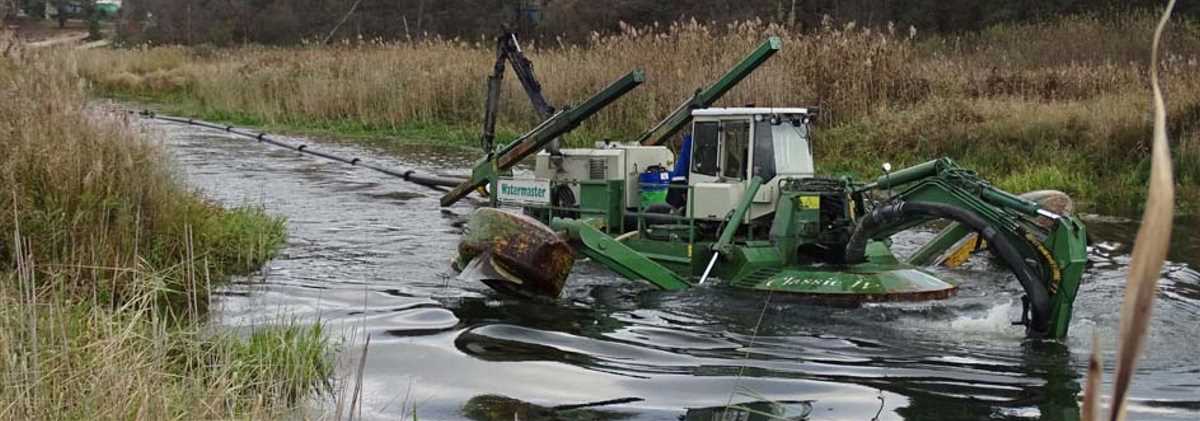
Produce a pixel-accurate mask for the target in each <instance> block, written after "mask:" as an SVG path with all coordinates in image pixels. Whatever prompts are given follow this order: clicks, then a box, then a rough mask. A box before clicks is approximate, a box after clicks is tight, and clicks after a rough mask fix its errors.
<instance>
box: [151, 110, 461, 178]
mask: <svg viewBox="0 0 1200 421" xmlns="http://www.w3.org/2000/svg"><path fill="white" fill-rule="evenodd" d="M130 113H131V114H132V113H136V114H138V115H140V116H142V117H144V118H150V119H155V120H161V121H169V122H172V123H179V124H187V125H192V126H198V127H204V128H209V129H213V130H220V131H223V132H226V133H231V134H235V135H238V136H242V137H247V138H250V139H254V140H257V141H259V142H263V143H269V144H272V145H275V146H278V147H281V148H285V149H291V150H293V151H296V152H299V153H303V154H309V155H313V156H318V157H321V158H325V159H328V160H331V161H337V162H342V163H346V164H350V165H354V166H357V167H363V168H366V169H369V170H372V171H376V172H379V173H383V174H387V175H390V176H392V177H397V178H401V179H404V180H405V181H409V182H412V183H416V184H420V185H423V186H427V187H433V188H439V187H457V186H458V185H459V184H462V183H463V182H465V181H466V180H467V179H466V178H460V177H451V176H444V175H430V174H422V173H419V172H416V171H414V170H391V169H387V168H383V167H379V166H375V165H371V164H368V163H365V162H363V161H362V160H361V159H358V158H344V157H340V156H337V155H332V154H328V153H325V152H319V151H315V150H312V148H309V147H308V145H305V144H301V145H291V144H288V143H284V142H280V141H278V140H275V139H272V138H271V137H270V136H268V135H267V134H266V133H262V132H258V133H255V132H252V131H249V130H246V129H241V128H237V127H233V126H227V125H221V124H217V123H211V122H207V121H202V120H196V119H193V118H183V117H172V116H165V115H159V114H156V113H154V112H151V111H142V112H134V111H130Z"/></svg>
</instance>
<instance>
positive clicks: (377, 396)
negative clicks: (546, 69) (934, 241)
mask: <svg viewBox="0 0 1200 421" xmlns="http://www.w3.org/2000/svg"><path fill="white" fill-rule="evenodd" d="M148 124H150V125H151V126H152V127H153V129H154V130H156V132H157V133H158V136H160V137H161V138H163V139H164V141H165V142H166V143H167V144H168V145H169V148H170V150H171V151H172V152H173V154H174V156H175V158H176V159H177V160H178V161H179V162H180V163H181V167H182V172H183V173H184V174H185V176H186V178H187V180H189V182H190V183H192V184H193V185H194V186H196V187H197V188H199V189H202V190H203V191H204V192H205V193H206V194H207V195H208V196H210V197H212V198H214V199H216V200H218V201H220V202H223V203H226V204H231V205H237V204H246V203H250V204H260V205H263V206H265V207H266V208H267V209H268V210H269V211H270V212H272V213H275V214H279V215H283V216H286V217H287V218H288V219H289V225H288V226H289V234H290V237H289V240H288V244H287V246H286V248H285V249H284V250H283V252H282V253H281V255H280V256H279V258H277V259H275V260H274V261H272V262H271V263H270V264H269V265H268V267H267V268H265V270H264V273H263V274H261V275H258V276H254V277H251V278H248V279H243V280H240V281H239V282H237V283H236V284H234V285H233V286H231V287H228V288H226V289H225V290H223V291H222V292H221V293H220V294H219V296H218V301H219V305H218V306H216V308H217V310H215V313H214V318H216V319H217V320H218V321H219V322H220V323H222V324H223V325H225V326H228V327H229V328H231V329H240V328H246V326H254V325H256V324H262V323H274V322H277V321H279V320H282V319H295V318H299V319H301V320H314V319H320V320H322V321H324V322H325V323H327V324H328V325H329V326H330V327H331V328H332V329H331V331H333V332H334V334H335V335H337V336H338V337H340V338H343V340H344V341H345V342H344V345H343V348H342V349H343V350H344V353H343V359H344V360H346V359H349V360H353V359H354V358H355V357H353V356H356V355H359V354H361V352H362V349H361V347H362V343H363V339H364V337H365V336H366V334H369V335H370V337H371V343H370V347H369V352H368V357H367V363H366V369H365V374H364V376H363V391H364V392H363V394H364V403H363V414H364V416H366V417H367V418H374V419H398V418H401V417H406V416H407V417H409V418H411V414H412V413H413V411H414V407H415V412H416V413H417V414H418V415H419V418H420V419H422V420H442V419H467V418H472V419H505V420H510V419H513V415H512V414H513V413H514V412H518V413H519V414H520V418H521V419H564V420H565V419H639V420H641V419H646V420H649V419H663V420H676V419H681V418H685V417H688V416H689V414H690V418H687V419H706V420H707V419H713V418H712V417H713V415H714V412H713V411H712V410H710V409H705V408H712V407H723V406H725V405H727V404H728V403H731V402H732V403H746V405H752V404H751V402H755V401H765V400H770V401H777V402H783V403H786V404H787V407H786V409H787V410H788V411H790V412H789V414H790V415H803V414H805V413H811V418H813V419H846V420H867V419H872V418H873V417H878V419H885V420H892V419H984V418H990V419H1029V418H1038V417H1043V418H1044V419H1071V418H1072V416H1071V414H1074V413H1076V412H1077V411H1078V409H1077V403H1076V402H1077V401H1076V395H1077V393H1078V391H1079V390H1080V381H1081V375H1082V374H1081V373H1083V371H1084V368H1085V366H1086V361H1087V353H1088V352H1089V350H1090V349H1091V338H1092V336H1093V335H1096V336H1098V337H1099V338H1100V342H1101V346H1102V347H1103V348H1104V349H1105V350H1107V352H1106V353H1105V356H1104V360H1105V367H1106V370H1107V371H1109V372H1111V370H1112V361H1113V360H1114V355H1113V354H1114V351H1115V348H1116V346H1115V337H1116V326H1117V317H1118V314H1117V308H1118V306H1119V303H1120V300H1121V291H1122V282H1123V281H1122V280H1123V278H1124V276H1125V272H1126V269H1127V264H1128V261H1129V243H1130V241H1131V239H1132V237H1133V235H1134V232H1135V230H1136V225H1135V224H1134V223H1132V222H1131V221H1126V220H1119V219H1111V218H1092V219H1090V220H1089V228H1090V230H1091V232H1092V234H1093V237H1094V238H1095V239H1096V243H1095V245H1094V247H1093V248H1092V250H1091V259H1090V260H1091V264H1090V266H1089V269H1088V271H1087V275H1086V280H1085V284H1084V285H1083V287H1082V289H1081V291H1080V293H1079V299H1078V301H1077V303H1076V312H1075V318H1074V323H1073V326H1072V336H1071V338H1070V339H1069V340H1067V341H1065V342H1064V343H1062V344H1057V343H1030V342H1026V341H1023V336H1022V330H1021V328H1019V327H1014V326H1011V325H1010V323H1009V321H1010V320H1014V319H1016V318H1017V315H1018V308H1019V304H1018V303H1019V300H1018V297H1019V292H1020V291H1019V288H1018V287H1017V285H1016V282H1015V281H1013V280H1012V279H1011V278H1010V277H1009V276H1007V275H1006V274H1005V273H1003V272H998V271H997V269H996V268H994V267H991V266H989V263H987V262H986V261H980V262H973V263H972V264H970V265H968V266H967V267H966V268H963V269H959V270H954V271H948V272H945V273H944V275H945V276H947V277H950V278H953V279H956V280H958V281H960V282H962V283H963V287H962V290H961V293H960V294H959V295H958V296H957V297H955V298H953V299H950V300H947V301H940V302H930V303H919V304H872V305H867V306H864V307H857V308H834V307H823V306H814V305H807V304H801V303H794V302H788V301H787V300H786V299H783V298H781V297H778V296H776V297H769V298H768V297H766V296H763V295H758V294H747V293H738V292H735V291H729V290H723V289H720V288H699V289H694V290H691V291H686V292H679V293H665V292H660V291H654V290H651V289H649V288H647V287H644V286H641V285H639V284H636V283H632V282H628V281H623V280H621V279H620V278H617V277H615V276H613V275H611V274H608V273H607V272H605V271H603V270H602V269H600V268H598V267H595V266H593V265H591V264H587V263H583V264H580V265H578V266H577V269H576V273H575V274H574V275H573V277H572V280H571V282H570V284H569V287H568V290H567V291H566V292H565V293H564V298H563V299H561V300H560V301H559V302H557V303H553V304H547V303H529V302H521V301H515V300H510V299H506V298H503V297H499V296H497V295H495V294H493V293H491V292H490V290H487V289H486V288H484V287H483V286H481V285H476V284H469V283H464V282H462V281H459V280H457V279H456V278H455V276H454V274H453V273H452V272H451V270H450V266H449V264H448V262H449V260H450V258H451V257H452V254H453V250H454V248H455V245H456V237H457V235H458V233H459V228H458V226H459V225H458V224H459V223H460V221H461V220H462V218H463V217H464V216H465V215H467V214H468V213H469V212H470V211H471V209H472V207H471V206H470V205H469V204H460V205H458V206H456V207H454V208H451V209H446V210H442V209H439V207H438V205H437V198H438V195H439V193H438V192H435V191H432V190H429V189H425V188H423V187H419V186H414V185H409V184H406V183H404V182H402V181H399V180H396V179H393V178H388V177H385V176H382V175H379V174H376V173H372V172H368V171H364V170H361V169H355V168H351V167H347V166H344V165H340V164H336V163H329V162H325V161H320V160H316V159H314V158H309V157H301V156H297V155H296V154H294V153H291V152H289V151H285V150H280V149H273V148H270V147H269V146H266V145H261V144H256V143H253V142H247V141H244V140H241V139H237V138H231V137H226V136H225V135H224V134H222V133H216V132H209V131H201V130H199V129H194V128H188V127H179V126H170V125H159V124H157V123H148ZM323 148H325V150H327V151H334V152H339V153H345V154H347V155H353V156H369V154H370V152H369V151H364V150H362V149H358V148H354V147H345V146H323ZM384 161H385V162H387V164H389V165H391V166H394V167H407V168H421V169H425V170H428V171H444V172H461V171H462V168H464V167H465V166H466V165H467V164H468V163H469V161H470V157H468V156H466V155H463V154H462V153H461V152H454V151H448V150H438V149H436V148H429V147H414V148H412V149H411V150H410V151H408V152H407V153H404V154H402V155H401V156H399V157H395V158H385V159H384ZM1195 228H1200V222H1198V221H1186V220H1185V221H1181V224H1180V227H1179V228H1178V229H1177V232H1176V237H1175V242H1176V247H1175V249H1174V252H1173V254H1172V260H1173V263H1171V264H1169V265H1168V267H1167V268H1166V269H1165V270H1164V273H1163V282H1162V291H1161V293H1160V298H1161V299H1160V300H1158V302H1157V306H1156V308H1155V315H1156V319H1155V322H1154V326H1153V333H1152V335H1151V337H1150V339H1149V345H1148V349H1147V356H1146V358H1145V359H1144V360H1143V361H1142V363H1141V365H1140V367H1139V372H1138V375H1137V382H1136V385H1135V386H1134V391H1133V402H1134V405H1133V414H1132V415H1133V416H1132V417H1131V419H1164V420H1168V419H1170V420H1175V419H1178V420H1195V419H1200V352H1197V346H1200V273H1198V272H1197V270H1196V268H1197V267H1200V235H1197V234H1196V231H1195V230H1194V229H1195ZM922 235H927V234H921V233H915V234H910V235H909V236H907V237H904V238H901V239H900V241H899V243H900V248H901V249H903V248H905V247H906V246H907V245H906V243H910V242H912V241H913V239H916V238H919V237H921V236H922ZM907 247H911V246H907ZM756 327H757V329H756ZM354 365H356V363H351V364H346V365H345V366H344V367H353V366H354ZM347 370H348V369H347ZM345 374H346V372H343V373H342V375H343V376H344V375H345ZM1106 380H1108V379H1106ZM330 405H331V404H330V403H328V402H325V403H324V406H325V407H326V409H324V410H326V411H328V407H329V406H330ZM317 406H318V409H316V411H322V409H321V406H322V405H321V404H318V405H317ZM756 408H759V409H761V407H756Z"/></svg>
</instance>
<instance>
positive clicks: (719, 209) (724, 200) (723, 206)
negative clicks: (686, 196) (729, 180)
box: [691, 183, 742, 220]
mask: <svg viewBox="0 0 1200 421" xmlns="http://www.w3.org/2000/svg"><path fill="white" fill-rule="evenodd" d="M740 187H741V186H740V185H737V184H725V183H696V184H693V185H692V189H693V190H692V194H693V195H695V196H694V200H692V201H691V202H692V217H693V218H697V219H708V220H723V219H725V216H726V215H728V214H729V212H730V211H732V210H733V208H734V207H736V206H737V204H738V202H739V201H740V200H741V196H742V191H741V190H740Z"/></svg>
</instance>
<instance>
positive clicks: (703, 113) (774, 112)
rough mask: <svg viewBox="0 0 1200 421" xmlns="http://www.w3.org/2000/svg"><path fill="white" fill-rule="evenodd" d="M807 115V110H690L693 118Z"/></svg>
mask: <svg viewBox="0 0 1200 421" xmlns="http://www.w3.org/2000/svg"><path fill="white" fill-rule="evenodd" d="M796 114H803V115H808V114H809V110H808V108H748V107H736V108H702V109H699V110H692V116H694V117H715V116H754V115H796Z"/></svg>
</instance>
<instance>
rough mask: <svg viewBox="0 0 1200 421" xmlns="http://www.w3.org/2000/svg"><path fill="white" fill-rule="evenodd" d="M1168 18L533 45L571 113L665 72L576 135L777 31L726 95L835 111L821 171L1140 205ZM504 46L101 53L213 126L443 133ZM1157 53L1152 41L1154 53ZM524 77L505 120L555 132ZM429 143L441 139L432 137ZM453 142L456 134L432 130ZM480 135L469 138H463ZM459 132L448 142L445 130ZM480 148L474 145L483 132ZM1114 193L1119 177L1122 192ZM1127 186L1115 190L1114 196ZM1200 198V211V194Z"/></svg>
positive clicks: (108, 82)
mask: <svg viewBox="0 0 1200 421" xmlns="http://www.w3.org/2000/svg"><path fill="white" fill-rule="evenodd" d="M1153 21H1154V20H1153V16H1150V15H1142V14H1135V15H1131V16H1128V17H1126V18H1124V19H1115V18H1114V19H1110V20H1104V19H1099V18H1089V17H1068V18H1063V19H1060V20H1057V21H1052V22H1048V23H1042V24H1026V25H1005V26H998V27H995V28H992V29H989V30H987V31H984V32H981V33H979V34H975V35H970V36H962V37H956V38H945V37H935V38H922V37H920V35H919V34H914V33H912V32H910V31H909V30H900V29H895V28H882V29H870V28H858V27H855V26H854V25H853V24H849V25H845V26H833V25H825V26H823V27H820V28H818V29H816V30H814V31H810V32H803V33H800V32H793V31H789V30H787V29H785V28H782V27H778V26H773V25H771V24H765V23H760V22H743V23H737V24H731V25H728V26H721V27H713V26H708V25H701V24H697V23H695V22H686V23H676V24H672V25H669V26H661V27H657V26H656V27H651V28H633V27H626V28H624V31H623V32H622V33H620V34H617V35H611V36H599V35H597V36H594V37H593V38H592V39H591V40H590V42H588V43H587V44H586V45H573V44H565V43H554V44H552V45H545V44H543V45H526V46H525V47H526V52H527V54H528V55H529V56H530V57H531V58H532V60H533V61H534V63H535V66H536V72H537V74H538V76H539V78H540V79H541V80H542V84H543V86H544V87H545V90H546V95H547V97H548V98H549V99H550V101H551V102H552V103H553V104H556V105H563V104H567V103H570V102H572V101H579V100H581V99H583V98H584V97H585V96H586V95H588V94H589V93H590V92H595V91H596V90H598V89H599V88H601V87H602V86H603V84H605V83H606V82H607V81H609V80H611V79H612V78H614V77H616V76H618V75H620V74H623V73H624V72H627V71H628V70H629V69H632V68H644V69H645V70H646V73H647V78H648V81H647V83H646V84H645V85H643V86H642V87H641V88H639V89H637V90H635V91H634V92H632V93H631V94H629V95H627V96H626V97H625V98H623V99H621V100H620V101H618V102H617V103H616V104H615V105H614V106H612V107H610V108H609V109H606V110H604V111H603V112H601V113H600V114H598V115H597V116H595V117H594V118H593V119H592V120H591V121H589V122H587V123H585V124H584V125H583V126H582V127H581V129H580V130H579V131H578V132H577V133H576V134H574V135H572V136H568V141H569V142H574V143H575V144H591V142H592V141H593V140H595V139H596V138H598V137H610V138H613V139H628V138H632V137H633V136H635V135H636V134H637V133H638V132H640V131H641V130H644V129H646V128H649V127H650V126H651V125H652V124H653V123H654V122H655V121H656V120H657V119H660V118H662V117H663V116H664V114H666V113H667V112H669V111H670V110H672V109H673V108H674V106H675V105H677V104H678V103H679V102H681V101H682V100H684V99H685V98H686V97H688V96H689V95H690V94H691V93H692V92H694V91H695V90H696V89H697V88H700V87H702V86H704V85H705V84H707V83H710V82H711V81H713V80H714V79H715V78H716V77H718V76H719V75H720V74H721V73H723V72H724V71H725V70H726V69H727V68H728V67H729V66H731V65H732V64H734V63H735V62H737V60H739V59H740V58H741V57H742V56H743V55H744V54H746V53H747V52H749V51H750V50H751V49H752V48H754V46H756V45H757V44H758V43H760V42H762V40H764V39H765V38H766V37H767V36H768V35H778V36H781V37H782V38H783V40H784V44H783V45H784V47H783V50H782V52H781V53H780V54H778V55H777V56H776V57H775V58H773V59H772V60H771V61H769V62H768V63H767V64H766V65H765V66H763V67H762V68H760V70H758V71H757V72H756V73H755V74H754V75H752V76H751V77H750V78H748V79H747V80H746V81H744V82H743V83H742V84H741V85H739V86H738V87H736V88H735V89H734V90H733V91H731V92H730V93H729V94H728V95H727V96H726V97H725V98H724V99H723V100H722V101H721V103H720V105H746V104H756V105H759V106H797V105H804V106H817V107H820V108H821V110H822V112H823V115H822V117H821V120H820V125H821V127H820V129H821V130H818V131H817V132H816V134H815V136H816V139H815V140H816V142H815V146H814V148H815V152H816V153H817V155H818V156H817V159H818V161H819V162H818V164H819V166H820V167H822V168H825V169H826V170H830V171H837V172H844V171H854V172H859V173H863V172H867V173H868V174H869V175H873V174H870V173H871V172H874V171H875V168H876V167H877V164H878V162H866V161H863V160H862V159H861V157H863V156H874V157H879V160H890V161H892V162H895V163H898V164H914V163H917V162H921V161H924V160H927V159H931V158H934V157H937V156H943V155H948V156H951V157H953V158H956V159H958V160H960V161H963V162H965V163H966V164H968V165H970V166H972V167H974V168H976V169H978V170H979V171H980V172H982V173H983V175H985V176H987V177H989V178H991V179H994V180H997V183H998V184H1000V185H1001V186H1002V187H1005V188H1009V189H1014V190H1020V189H1024V188H1026V187H1029V186H1032V187H1034V188H1058V189H1063V190H1066V191H1067V192H1068V193H1071V194H1072V195H1074V196H1076V198H1077V199H1079V200H1081V201H1082V202H1083V203H1084V204H1085V205H1088V206H1087V207H1088V208H1089V209H1091V210H1095V211H1100V212H1116V213H1131V211H1133V210H1136V209H1137V208H1138V207H1139V206H1140V204H1141V203H1142V202H1143V201H1144V200H1143V199H1144V192H1141V191H1140V190H1139V189H1136V188H1135V187H1136V186H1138V185H1143V184H1144V182H1145V180H1146V177H1147V176H1148V174H1149V172H1148V171H1147V169H1148V168H1149V166H1148V165H1147V164H1148V162H1149V161H1148V158H1149V150H1150V148H1149V143H1148V142H1147V141H1146V139H1147V136H1146V134H1148V133H1150V131H1151V128H1150V119H1149V116H1148V114H1146V113H1145V112H1143V111H1141V110H1145V109H1147V108H1146V106H1147V105H1148V102H1147V99H1146V98H1145V96H1144V95H1141V92H1143V91H1144V88H1145V86H1146V84H1147V83H1148V78H1147V73H1146V67H1145V65H1144V64H1145V62H1146V60H1147V59H1148V58H1142V57H1143V55H1144V54H1143V53H1139V52H1138V50H1136V49H1134V48H1133V45H1134V43H1135V42H1141V41H1142V40H1144V41H1145V42H1149V36H1150V33H1151V29H1152V28H1153ZM1196 33H1200V24H1197V23H1195V22H1185V23H1182V24H1178V25H1176V27H1175V28H1173V30H1172V32H1171V34H1172V35H1173V38H1172V41H1173V48H1172V49H1171V51H1172V52H1173V53H1172V54H1171V55H1169V56H1168V57H1167V58H1166V59H1165V60H1164V61H1163V63H1162V64H1161V65H1160V70H1161V72H1162V77H1163V80H1164V83H1165V86H1166V93H1165V94H1166V96H1167V97H1169V98H1170V99H1171V101H1170V103H1171V104H1172V109H1171V110H1170V111H1171V112H1172V115H1177V116H1180V117H1179V118H1178V119H1177V120H1175V121H1172V122H1171V124H1172V125H1173V126H1174V127H1173V128H1174V129H1177V130H1176V131H1177V133H1179V134H1180V136H1179V137H1178V139H1179V140H1178V143H1179V145H1178V146H1179V147H1178V149H1177V150H1178V151H1179V152H1180V153H1179V158H1178V163H1177V166H1178V168H1179V180H1180V184H1181V185H1182V187H1183V189H1184V191H1186V192H1189V193H1196V194H1192V195H1187V194H1184V195H1181V197H1185V198H1186V197H1197V196H1200V189H1198V188H1196V187H1195V186H1197V185H1200V164H1196V163H1195V162H1200V153H1198V151H1197V150H1198V149H1200V147H1198V146H1196V144H1197V143H1200V140H1198V139H1197V138H1198V137H1200V126H1198V125H1197V124H1195V123H1194V121H1197V119H1196V118H1192V117H1197V116H1200V76H1198V75H1200V72H1198V71H1197V70H1200V63H1198V60H1200V42H1197V41H1195V39H1196V38H1195V37H1192V36H1191V35H1192V34H1196ZM491 45H492V43H490V42H487V41H486V40H479V41H464V40H442V39H432V40H423V41H416V42H382V41H370V42H361V43H343V44H340V45H336V46H313V45H308V46H297V47H288V48H265V47H253V46H248V47H241V48H234V49H212V48H195V49H188V48H180V47H159V48H150V49H125V50H111V51H93V52H86V53H83V56H82V58H81V61H80V63H81V71H82V72H83V73H84V74H85V75H86V76H87V78H88V79H89V80H90V81H92V83H93V84H94V88H95V89H96V90H97V91H98V92H100V93H102V94H110V95H117V96H122V97H127V98H128V97H134V98H141V99H149V100H153V101H157V102H160V103H167V104H170V105H169V106H168V108H169V109H170V110H171V111H178V112H186V113H189V114H195V115H196V116H198V117H205V118H215V119H224V120H234V121H236V122H239V123H260V124H265V125H271V126H280V127H297V128H313V127H318V128H321V127H324V128H330V129H333V130H334V131H350V132H365V133H372V132H374V133H381V134H395V133H398V132H403V130H401V129H403V128H406V127H411V126H413V125H430V124H440V125H448V126H452V127H459V128H464V130H462V131H459V132H456V133H457V134H459V135H461V134H462V133H464V132H465V133H473V132H474V131H475V129H474V128H475V127H476V126H477V125H478V121H479V119H480V115H481V112H480V110H481V108H482V104H483V101H484V93H485V92H484V89H485V88H484V78H485V76H486V74H487V73H489V72H490V70H491V64H492V62H493V60H494V52H492V51H489V48H490V47H491ZM1138 45H1144V44H1138ZM512 79H513V78H508V79H507V80H506V83H507V84H506V91H505V96H504V98H505V99H504V101H505V102H504V104H503V107H502V113H501V116H500V126H501V127H502V128H504V129H507V131H508V132H509V133H512V132H519V131H523V130H524V129H528V128H530V127H532V126H533V125H534V124H535V120H536V117H535V113H534V112H533V110H532V109H530V107H529V106H528V105H526V103H525V101H524V98H523V97H524V94H523V93H521V91H520V88H519V86H518V85H517V84H516V82H515V81H514V80H512ZM417 135H426V134H425V133H422V132H417ZM428 135H430V136H440V135H439V134H437V133H434V134H428ZM459 137H466V138H469V137H470V135H467V136H459ZM433 140H435V141H445V139H433ZM464 140H466V139H460V140H459V141H460V142H463V143H467V142H465V141H464ZM1096 186H1106V188H1104V189H1100V188H1097V187H1096ZM1110 186H1115V188H1107V187H1110ZM1183 206H1185V207H1187V208H1188V209H1190V210H1195V209H1196V208H1197V207H1200V201H1198V200H1197V199H1188V200H1185V201H1184V202H1183Z"/></svg>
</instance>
